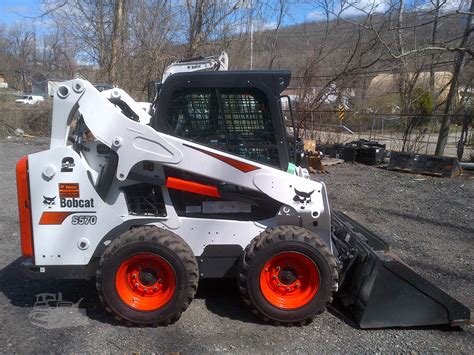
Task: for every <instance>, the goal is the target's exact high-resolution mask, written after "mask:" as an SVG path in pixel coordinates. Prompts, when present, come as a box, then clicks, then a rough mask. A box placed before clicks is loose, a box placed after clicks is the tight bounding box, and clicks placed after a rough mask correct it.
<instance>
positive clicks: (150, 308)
mask: <svg viewBox="0 0 474 355" xmlns="http://www.w3.org/2000/svg"><path fill="white" fill-rule="evenodd" d="M96 281H97V282H96V284H97V290H98V293H99V297H100V299H101V301H102V302H103V303H104V305H105V307H106V309H107V311H109V312H111V313H114V314H115V316H116V318H118V319H119V320H125V321H128V322H130V323H135V324H147V325H155V324H169V323H172V322H174V321H176V320H177V319H178V318H179V317H180V315H181V313H182V312H183V311H185V310H186V308H187V307H188V306H189V304H190V303H191V301H192V300H193V298H194V294H195V293H196V289H197V285H198V267H197V262H196V258H195V257H194V255H193V252H192V250H191V249H190V248H189V246H188V245H187V244H186V242H185V241H184V240H182V239H181V238H180V237H179V236H177V235H176V234H174V233H172V232H170V231H166V230H163V229H159V228H156V227H138V228H134V229H132V230H130V231H127V232H125V233H124V234H122V235H121V236H119V237H118V238H117V239H115V240H114V241H113V242H111V243H110V244H109V246H108V247H107V249H106V250H105V252H104V254H103V256H102V258H101V260H100V263H99V268H98V270H97V279H96Z"/></svg>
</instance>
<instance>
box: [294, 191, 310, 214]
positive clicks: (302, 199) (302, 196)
mask: <svg viewBox="0 0 474 355" xmlns="http://www.w3.org/2000/svg"><path fill="white" fill-rule="evenodd" d="M313 192H314V190H313V191H311V192H303V191H298V190H297V189H295V193H296V195H295V196H294V197H293V201H295V202H294V204H295V205H300V208H301V209H302V210H304V209H305V207H306V205H310V204H311V203H312V202H311V195H312V194H313Z"/></svg>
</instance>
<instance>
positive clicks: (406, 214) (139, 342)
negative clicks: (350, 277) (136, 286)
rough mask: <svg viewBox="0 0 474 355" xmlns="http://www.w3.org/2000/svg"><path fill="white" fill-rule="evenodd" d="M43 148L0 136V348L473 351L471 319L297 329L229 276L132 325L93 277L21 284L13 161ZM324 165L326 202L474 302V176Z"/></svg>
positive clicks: (335, 320) (329, 321)
mask: <svg viewBox="0 0 474 355" xmlns="http://www.w3.org/2000/svg"><path fill="white" fill-rule="evenodd" d="M27 143H28V144H27ZM46 148H47V145H46V141H41V140H37V141H0V181H1V182H2V187H1V190H0V200H1V201H2V203H1V204H0V245H1V247H0V310H1V311H0V349H2V350H1V352H6V353H9V352H28V353H30V352H35V353H43V352H51V351H54V352H92V351H114V352H124V351H127V352H132V351H133V352H151V351H155V352H156V351H162V352H210V351H230V352H254V351H258V352H273V351H275V352H295V351H301V352H311V353H319V352H387V351H397V352H398V351H420V352H433V351H435V352H440V351H441V352H450V353H452V352H464V353H471V354H472V353H474V336H473V335H474V330H473V327H472V326H467V327H464V329H462V330H460V329H449V328H439V327H438V328H423V329H419V328H418V329H388V330H360V329H357V328H356V327H354V326H353V325H352V324H351V323H350V322H347V321H345V320H344V319H342V318H340V317H339V316H338V315H336V314H335V312H332V313H331V312H326V313H325V314H323V315H321V316H320V317H318V318H317V319H316V320H315V321H314V322H313V323H312V324H310V325H308V326H305V327H292V328H289V327H274V326H269V325H264V324H261V323H260V322H259V321H258V320H256V319H255V318H254V317H253V315H252V314H250V313H249V312H248V311H247V310H246V309H245V308H244V307H243V305H242V304H241V301H240V298H239V296H238V291H237V288H236V286H235V285H234V283H230V282H209V281H208V282H205V283H204V282H203V283H201V285H200V288H199V291H198V294H197V296H196V299H195V300H194V301H193V302H192V304H191V306H190V307H189V308H188V310H187V311H186V312H185V313H184V314H183V316H182V317H181V319H180V320H179V321H178V322H177V323H175V324H174V325H171V326H168V327H159V328H141V327H135V328H130V327H126V326H122V325H120V324H117V323H116V322H115V321H114V319H113V318H111V317H109V316H107V315H106V314H105V313H104V312H103V310H102V308H101V307H100V306H99V305H98V300H97V296H96V293H95V290H94V286H93V285H92V284H91V283H89V282H85V281H64V280H63V281H59V280H58V281H54V280H51V281H44V280H43V281H35V280H25V279H24V278H23V277H22V276H21V274H20V271H19V256H20V249H19V229H18V218H17V206H16V205H17V203H16V190H15V189H16V187H15V163H16V161H17V160H18V158H19V157H21V156H22V155H24V154H28V153H32V152H35V151H39V150H44V149H46ZM329 172H330V173H329V174H324V175H318V176H317V177H316V178H317V179H322V180H324V182H325V183H326V184H327V186H328V190H329V195H330V202H331V207H332V208H333V209H340V210H343V211H345V212H347V213H348V215H349V216H351V217H352V218H354V219H356V220H357V221H359V222H360V223H362V224H363V225H365V226H366V227H368V228H369V229H371V230H373V231H374V232H376V233H378V234H379V235H381V236H382V237H384V238H385V239H386V240H387V241H388V242H389V243H390V244H391V247H392V250H393V251H394V252H395V253H397V254H398V255H399V256H400V257H402V259H404V260H405V261H406V262H407V263H408V264H409V265H411V266H413V268H414V269H415V270H416V271H417V272H419V273H420V274H422V275H423V276H424V277H426V278H427V279H428V280H430V281H431V282H433V283H435V284H436V285H438V286H439V287H441V288H442V289H443V290H445V291H447V292H448V293H450V294H451V295H452V296H454V297H455V298H457V299H458V300H460V301H461V302H463V303H464V304H466V305H467V306H468V307H470V308H471V309H473V308H474V297H473V294H474V292H473V291H474V282H473V281H474V270H473V266H474V259H473V249H474V208H473V206H474V204H473V201H474V178H473V176H472V175H471V176H469V175H465V176H461V177H459V178H456V179H452V180H448V179H440V178H431V177H421V176H418V175H409V174H401V173H395V172H387V171H384V170H380V169H377V168H373V167H367V166H363V165H357V164H356V165H349V164H342V165H337V166H334V167H331V168H329ZM45 293H50V294H51V295H49V296H48V295H46V296H45V295H44V294H45ZM36 295H42V296H39V297H40V298H41V297H55V298H56V299H59V298H60V297H62V301H63V303H66V306H64V307H58V308H44V307H43V308H42V307H40V303H39V300H40V299H38V298H36V297H35V296H36ZM67 302H72V303H73V304H67Z"/></svg>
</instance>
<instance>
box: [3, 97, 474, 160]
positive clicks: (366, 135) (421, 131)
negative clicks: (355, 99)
mask: <svg viewBox="0 0 474 355" xmlns="http://www.w3.org/2000/svg"><path fill="white" fill-rule="evenodd" d="M285 114H286V117H288V118H289V117H291V116H290V115H289V112H285ZM293 116H294V118H295V125H296V127H297V129H298V134H299V136H300V137H302V138H305V139H307V140H312V141H314V142H315V143H317V144H333V143H347V142H350V141H354V140H359V139H367V140H373V141H378V142H379V143H381V144H385V145H386V146H387V149H389V150H394V151H406V152H415V153H420V154H434V153H435V149H436V142H437V140H438V134H439V129H440V123H441V115H432V116H430V117H420V116H409V115H404V116H401V115H400V114H381V113H376V112H375V113H358V112H351V111H347V112H345V114H344V118H343V119H342V120H340V119H339V111H332V110H325V111H323V110H320V111H311V112H298V111H297V112H293ZM51 117H52V108H51V107H50V104H49V105H48V103H47V102H46V103H42V104H36V105H34V106H32V105H31V106H30V105H22V106H20V105H19V104H17V105H10V106H8V107H0V139H2V138H6V137H8V136H13V135H15V130H16V129H17V128H19V129H21V130H22V131H23V132H24V133H26V134H29V135H32V136H37V137H45V136H49V135H50V132H51ZM452 121H453V124H452V125H451V129H450V132H449V136H448V144H447V146H446V149H445V151H444V155H445V156H452V157H456V156H458V152H459V150H460V148H462V149H461V150H462V160H469V159H470V156H471V154H474V132H473V128H472V123H473V122H472V117H471V116H469V115H468V114H457V115H453V117H452ZM287 125H289V126H290V125H291V122H290V121H289V120H287ZM463 126H464V128H463ZM289 130H290V131H291V128H290V129H289ZM460 153H461V152H460Z"/></svg>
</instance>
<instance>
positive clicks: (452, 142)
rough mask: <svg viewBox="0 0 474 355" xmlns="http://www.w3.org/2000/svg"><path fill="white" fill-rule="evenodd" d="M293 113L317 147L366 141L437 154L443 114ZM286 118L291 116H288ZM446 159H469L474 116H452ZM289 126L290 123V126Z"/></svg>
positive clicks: (473, 143)
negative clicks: (458, 157)
mask: <svg viewBox="0 0 474 355" xmlns="http://www.w3.org/2000/svg"><path fill="white" fill-rule="evenodd" d="M339 114H340V111H336V110H326V111H322V110H321V111H311V112H293V115H294V117H295V125H296V127H297V128H298V134H299V136H300V137H303V138H305V139H307V140H313V141H315V143H316V144H334V143H347V142H351V141H354V140H359V139H366V140H372V141H377V142H379V143H381V144H385V145H386V147H387V149H388V150H393V151H406V152H414V153H420V154H434V153H435V149H436V143H437V140H438V134H439V130H440V126H441V119H442V115H440V114H434V115H430V116H429V117H425V116H416V115H400V114H387V113H377V112H373V113H358V112H351V111H346V112H345V113H344V118H343V119H342V120H341V119H340V116H339ZM286 116H287V117H290V116H289V115H288V114H287V115H286ZM451 119H452V122H453V124H452V125H451V128H450V132H449V136H448V143H447V145H446V149H445V151H444V155H445V156H451V157H456V156H458V152H459V155H460V156H462V160H469V159H470V156H471V153H473V152H474V133H473V129H472V116H470V115H469V114H468V113H465V114H455V115H452V117H451ZM288 124H289V123H288Z"/></svg>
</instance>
